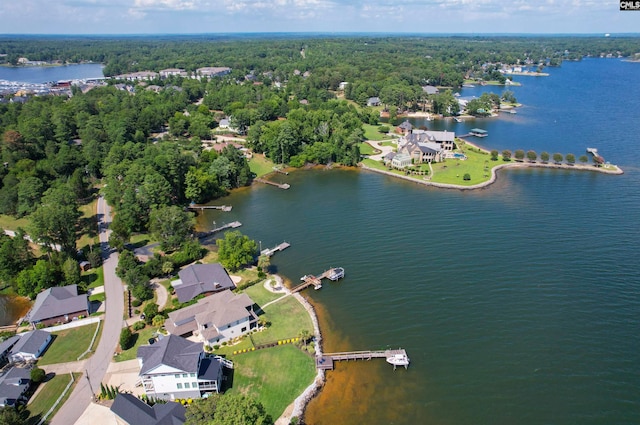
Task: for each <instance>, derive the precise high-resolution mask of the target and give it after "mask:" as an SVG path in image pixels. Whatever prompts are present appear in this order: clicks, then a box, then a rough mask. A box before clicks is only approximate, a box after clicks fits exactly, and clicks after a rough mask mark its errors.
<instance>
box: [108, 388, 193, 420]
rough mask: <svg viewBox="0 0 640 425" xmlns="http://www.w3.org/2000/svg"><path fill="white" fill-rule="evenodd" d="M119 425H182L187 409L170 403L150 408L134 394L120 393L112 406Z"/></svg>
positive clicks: (158, 404) (178, 404)
mask: <svg viewBox="0 0 640 425" xmlns="http://www.w3.org/2000/svg"><path fill="white" fill-rule="evenodd" d="M111 411H112V412H113V413H114V414H115V415H116V423H117V424H118V425H181V424H184V423H185V421H186V418H185V412H186V411H187V408H186V407H184V406H183V405H182V404H180V403H176V402H173V401H169V402H167V403H156V404H154V405H153V406H149V405H148V404H147V403H145V402H144V401H142V400H140V399H139V398H138V397H136V396H134V395H132V394H126V393H125V394H122V393H119V394H118V395H117V396H116V399H115V400H114V401H113V404H112V405H111Z"/></svg>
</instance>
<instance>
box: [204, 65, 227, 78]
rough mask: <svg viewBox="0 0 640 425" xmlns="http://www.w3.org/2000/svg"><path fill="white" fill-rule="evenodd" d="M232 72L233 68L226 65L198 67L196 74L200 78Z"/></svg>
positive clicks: (220, 75)
mask: <svg viewBox="0 0 640 425" xmlns="http://www.w3.org/2000/svg"><path fill="white" fill-rule="evenodd" d="M230 72H231V68H227V67H226V66H208V67H204V68H198V69H196V76H197V77H198V78H201V77H206V78H210V77H222V76H223V75H227V74H228V73H230Z"/></svg>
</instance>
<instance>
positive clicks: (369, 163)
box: [362, 158, 401, 175]
mask: <svg viewBox="0 0 640 425" xmlns="http://www.w3.org/2000/svg"><path fill="white" fill-rule="evenodd" d="M362 163H363V164H364V165H366V166H367V167H370V168H375V169H376V170H383V171H391V172H393V171H392V170H389V169H387V166H386V165H384V164H383V163H382V162H380V161H376V160H375V159H368V158H367V159H363V160H362ZM397 174H399V175H400V174H401V173H399V172H398V173H397Z"/></svg>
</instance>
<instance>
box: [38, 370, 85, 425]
mask: <svg viewBox="0 0 640 425" xmlns="http://www.w3.org/2000/svg"><path fill="white" fill-rule="evenodd" d="M81 376H82V374H80V373H74V374H73V377H74V378H75V383H74V384H73V385H71V387H70V388H69V390H68V391H67V392H66V393H65V395H64V397H63V398H62V400H60V403H58V405H57V406H56V408H55V409H54V411H53V412H52V413H51V415H49V417H48V419H51V418H53V417H54V416H55V414H56V412H57V411H58V410H59V409H60V407H61V406H62V405H63V404H64V402H65V401H66V400H67V398H69V395H70V394H71V392H72V391H73V387H75V385H76V383H77V382H78V379H80V377H81ZM70 381H71V375H69V374H64V375H56V376H54V377H53V378H51V379H50V380H48V381H47V382H44V383H42V384H40V385H44V387H43V388H42V389H41V390H40V392H39V393H38V395H36V396H35V397H34V398H33V399H32V400H31V402H30V403H29V404H28V405H27V409H28V410H29V420H28V421H27V425H36V424H37V423H38V422H39V421H40V419H41V418H42V415H44V414H45V413H47V412H48V411H49V409H51V406H53V404H54V403H55V402H56V400H58V397H60V395H61V394H62V392H63V391H64V389H65V388H66V387H67V385H68V384H69V382H70Z"/></svg>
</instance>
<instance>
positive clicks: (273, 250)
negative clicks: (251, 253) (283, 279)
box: [260, 242, 291, 257]
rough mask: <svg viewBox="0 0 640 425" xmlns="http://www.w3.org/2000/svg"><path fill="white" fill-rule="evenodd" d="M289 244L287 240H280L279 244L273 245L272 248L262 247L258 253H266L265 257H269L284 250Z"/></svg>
mask: <svg viewBox="0 0 640 425" xmlns="http://www.w3.org/2000/svg"><path fill="white" fill-rule="evenodd" d="M290 246H291V244H289V243H287V242H282V243H281V244H280V245H277V246H274V247H273V248H269V249H263V250H262V251H260V255H266V256H267V257H271V256H272V255H273V254H275V253H276V252H278V251H284V250H285V249H287V248H289V247H290Z"/></svg>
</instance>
